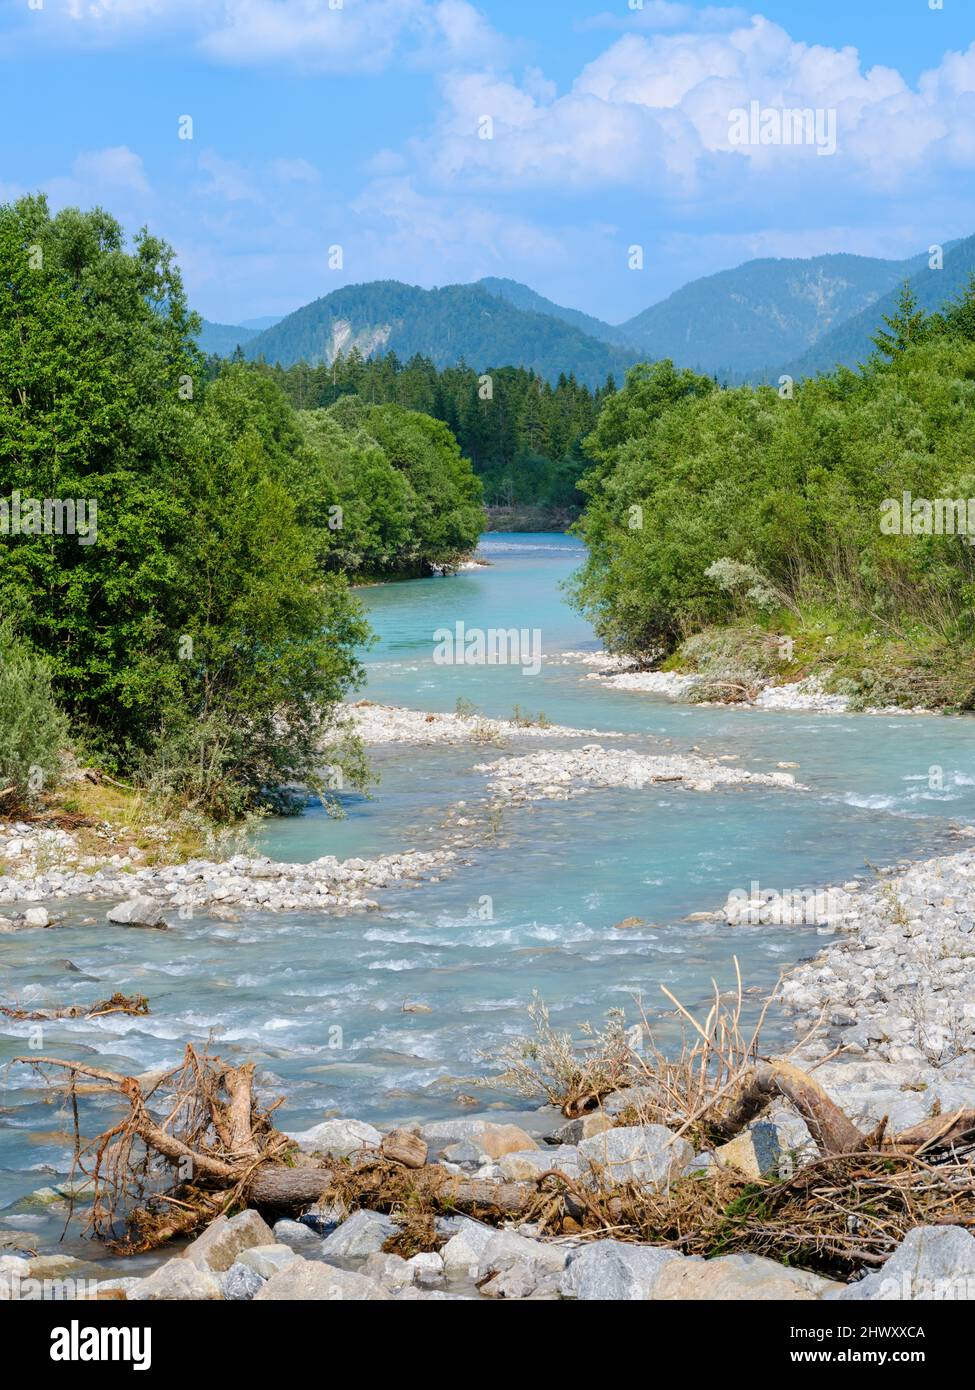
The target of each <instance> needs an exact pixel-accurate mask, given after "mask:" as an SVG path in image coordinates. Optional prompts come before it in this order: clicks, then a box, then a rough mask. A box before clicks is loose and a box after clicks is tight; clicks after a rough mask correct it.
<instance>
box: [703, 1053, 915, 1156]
mask: <svg viewBox="0 0 975 1390" xmlns="http://www.w3.org/2000/svg"><path fill="white" fill-rule="evenodd" d="M776 1096H782V1097H784V1099H786V1100H787V1101H789V1102H790V1103H791V1105H792V1106H793V1107H794V1108H795V1110H796V1111H797V1112H798V1114H799V1115H801V1116H802V1118H803V1119H804V1120H805V1122H806V1125H807V1127H808V1129H809V1133H810V1134H811V1135H812V1137H813V1140H814V1141H815V1144H816V1147H817V1148H818V1149H819V1152H820V1153H821V1154H823V1155H824V1156H828V1155H832V1154H849V1153H862V1152H864V1151H865V1150H866V1149H867V1147H868V1144H867V1139H866V1136H865V1135H863V1134H861V1133H860V1131H859V1130H858V1129H857V1127H856V1125H855V1124H853V1122H852V1121H851V1120H849V1119H848V1118H847V1116H846V1115H844V1113H843V1111H842V1110H841V1109H840V1108H839V1106H838V1105H836V1104H835V1102H834V1101H832V1100H830V1098H829V1096H828V1095H827V1094H826V1092H825V1091H824V1090H823V1088H822V1086H820V1085H819V1083H818V1082H817V1081H814V1080H813V1078H812V1077H811V1076H810V1075H809V1073H808V1072H804V1071H802V1070H801V1069H800V1068H799V1067H797V1066H794V1065H793V1064H792V1063H791V1062H774V1061H772V1062H765V1061H757V1062H755V1063H754V1065H753V1066H750V1067H748V1068H746V1070H745V1071H744V1072H743V1074H742V1076H741V1079H740V1081H739V1083H738V1085H737V1087H736V1088H735V1089H734V1091H733V1092H732V1093H731V1095H730V1096H728V1097H727V1098H726V1099H725V1100H724V1101H723V1102H720V1103H719V1105H718V1106H717V1107H715V1109H714V1110H713V1111H711V1112H708V1114H707V1116H706V1118H707V1119H708V1121H709V1122H710V1123H711V1124H712V1125H713V1127H714V1128H715V1129H717V1130H718V1131H719V1133H721V1134H723V1135H724V1136H725V1137H726V1138H728V1139H733V1138H734V1137H735V1135H736V1134H740V1133H741V1131H742V1130H743V1129H744V1128H745V1126H746V1125H747V1124H749V1123H750V1121H752V1120H754V1119H755V1118H756V1117H757V1116H758V1115H760V1114H761V1112H762V1111H763V1110H764V1109H765V1107H766V1106H767V1105H768V1104H769V1102H770V1101H772V1100H774V1099H775V1097H776ZM908 1142H909V1141H908Z"/></svg>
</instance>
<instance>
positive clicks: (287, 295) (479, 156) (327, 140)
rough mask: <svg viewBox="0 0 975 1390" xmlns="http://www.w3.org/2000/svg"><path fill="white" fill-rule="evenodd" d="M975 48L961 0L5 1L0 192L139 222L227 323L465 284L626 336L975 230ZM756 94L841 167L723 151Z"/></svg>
mask: <svg viewBox="0 0 975 1390" xmlns="http://www.w3.org/2000/svg"><path fill="white" fill-rule="evenodd" d="M935 3H936V0H935ZM973 41H975V7H973V5H972V3H971V0H943V6H942V8H940V9H938V8H932V4H931V0H869V3H868V2H867V0H845V2H843V3H841V0H809V2H808V3H795V2H794V0H765V3H763V4H762V5H761V6H760V8H757V9H756V8H748V7H746V8H731V7H728V6H723V5H705V4H702V3H671V0H643V4H642V6H639V5H637V4H636V3H635V0H633V3H632V7H631V0H602V2H601V0H480V3H474V2H473V0H0V119H2V121H3V129H4V131H5V133H6V136H7V138H6V140H5V141H4V146H3V153H2V156H0V198H2V199H4V200H6V199H9V198H11V197H15V196H17V195H19V194H20V193H23V192H27V191H33V190H37V189H43V190H44V191H46V192H47V193H48V195H49V197H50V199H51V202H52V205H53V206H55V207H59V206H63V205H65V204H80V205H83V206H89V205H92V204H94V203H101V204H102V205H103V206H105V207H107V208H109V209H110V210H111V211H113V212H115V214H116V215H117V216H118V217H119V218H120V220H121V221H122V222H123V223H124V225H125V226H126V227H127V228H129V229H131V230H134V229H135V228H137V227H139V226H141V225H143V224H147V225H149V226H150V227H151V228H152V230H153V231H155V232H158V233H159V234H160V235H162V236H165V237H166V238H167V239H168V240H170V241H171V242H172V243H173V245H174V246H175V247H176V249H177V251H178V254H179V258H180V262H181V264H182V266H183V271H184V276H185V279H186V282H187V286H188V289H189V291H190V296H191V299H192V302H193V304H194V306H195V307H196V308H198V309H199V310H200V311H201V312H202V313H203V314H204V315H205V316H206V317H208V318H212V319H217V320H219V321H222V322H240V321H241V320H242V319H248V318H255V317H258V316H261V315H267V314H283V313H286V312H288V311H289V310H291V309H293V308H296V307H298V306H299V305H300V304H303V303H306V302H308V301H309V300H311V299H314V298H316V297H317V296H319V295H321V294H326V293H328V292H329V291H330V290H332V289H336V288H338V287H339V286H340V285H342V284H347V283H356V282H359V281H363V280H372V279H378V278H394V279H400V280H406V281H408V282H410V283H415V284H422V285H434V284H448V283H453V282H456V281H465V280H471V279H476V278H477V277H479V276H481V275H508V276H512V277H513V278H515V279H519V280H523V281H525V282H527V283H529V284H531V285H532V286H534V287H535V288H536V289H538V290H539V291H540V292H542V293H543V294H547V295H549V296H550V297H552V298H554V299H556V300H559V301H560V302H562V303H565V304H571V305H574V306H576V307H579V308H582V309H585V310H587V311H588V312H590V313H594V314H598V315H600V316H601V317H605V318H608V319H610V320H611V321H619V320H621V319H623V318H627V317H629V316H630V315H632V314H634V313H636V312H638V311H639V310H640V309H643V308H645V307H646V306H647V305H648V304H651V303H653V302H655V301H657V300H659V299H661V298H663V297H664V296H665V295H666V294H668V293H670V292H671V291H672V290H673V289H676V288H678V287H679V286H680V285H682V284H685V283H686V282H687V281H688V280H692V279H695V278H697V277H698V276H700V275H705V274H709V273H711V272H713V271H716V270H721V269H725V268H727V267H730V266H734V265H737V264H740V263H741V262H742V261H745V260H748V259H751V258H752V257H755V256H762V255H775V256H807V255H815V254H819V253H821V252H826V251H841V250H843V251H853V252H857V253H860V254H865V255H878V256H886V257H901V256H907V255H911V254H914V253H915V252H917V251H920V250H924V249H927V248H928V247H929V246H930V245H932V244H936V243H941V242H944V241H947V240H949V239H952V238H954V237H959V236H965V235H968V234H971V233H972V232H975V207H973V193H972V190H973V187H975V183H973V172H975V42H973ZM753 101H755V102H758V103H759V105H760V107H761V108H762V110H768V109H772V110H774V109H780V108H782V107H790V108H793V107H802V108H810V109H813V108H815V109H817V110H821V111H823V112H832V113H834V118H835V121H836V152H835V154H833V155H830V156H827V157H822V156H820V154H819V153H818V152H817V150H816V149H815V148H814V147H813V146H812V145H807V146H800V145H791V146H786V145H782V144H779V145H776V144H772V145H747V146H737V147H733V146H732V144H731V143H730V141H729V113H730V112H731V111H732V110H736V109H739V108H748V107H749V105H750V103H751V102H753ZM183 116H191V117H192V121H193V131H192V139H188V140H187V139H183V140H181V139H180V138H179V120H180V118H181V117H183ZM485 117H490V119H491V122H492V127H491V129H490V134H491V138H490V139H484V138H481V133H482V132H484V131H485V130H486V129H487V128H486V127H485V126H484V124H483V122H484V118H485ZM336 245H339V246H341V247H342V251H343V265H342V267H341V268H340V269H338V268H332V267H330V265H329V248H330V247H332V246H336ZM634 245H639V246H641V247H642V248H643V268H642V270H638V271H634V270H633V269H631V268H630V263H629V256H628V251H629V248H630V247H631V246H634Z"/></svg>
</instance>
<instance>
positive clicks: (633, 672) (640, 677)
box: [560, 652, 937, 715]
mask: <svg viewBox="0 0 975 1390" xmlns="http://www.w3.org/2000/svg"><path fill="white" fill-rule="evenodd" d="M560 661H561V662H562V663H563V664H580V665H585V666H594V667H597V668H598V669H596V670H593V671H590V672H588V673H587V675H586V677H585V679H586V680H590V681H595V682H598V683H599V684H600V685H601V686H603V687H605V688H606V689H607V690H630V691H634V692H636V693H639V694H645V695H663V696H665V697H666V698H667V699H670V700H689V699H691V697H692V695H693V692H694V690H695V689H696V688H697V687H698V686H700V685H701V684H702V681H703V680H704V678H703V677H702V676H699V675H696V674H693V673H687V672H681V671H644V670H640V669H639V668H638V667H637V666H636V665H635V663H633V662H629V661H627V660H626V659H625V658H623V657H613V656H610V655H609V654H608V653H606V652H563V653H562V655H561V658H560ZM695 703H699V704H703V705H714V704H735V705H737V706H740V707H741V708H744V709H759V710H777V711H783V712H785V713H792V714H846V713H848V712H849V711H850V709H851V705H852V701H851V699H850V697H849V696H848V695H837V694H832V693H830V692H829V691H827V690H825V689H824V688H823V684H822V682H821V681H820V680H819V679H818V678H817V677H815V676H808V677H807V678H806V679H805V680H801V681H791V682H783V683H782V684H775V683H774V682H772V681H771V680H767V681H765V682H764V683H762V685H761V688H760V689H759V690H758V692H757V693H756V694H755V695H754V697H753V698H751V699H741V698H736V699H735V700H733V701H731V700H728V701H715V700H700V701H696V702H695ZM858 712H859V713H862V714H887V715H890V714H933V713H936V712H937V711H934V710H930V709H925V708H923V707H921V706H918V707H916V708H914V709H906V708H902V707H901V706H899V705H893V706H886V707H884V708H879V707H878V708H869V709H863V710H860V711H858Z"/></svg>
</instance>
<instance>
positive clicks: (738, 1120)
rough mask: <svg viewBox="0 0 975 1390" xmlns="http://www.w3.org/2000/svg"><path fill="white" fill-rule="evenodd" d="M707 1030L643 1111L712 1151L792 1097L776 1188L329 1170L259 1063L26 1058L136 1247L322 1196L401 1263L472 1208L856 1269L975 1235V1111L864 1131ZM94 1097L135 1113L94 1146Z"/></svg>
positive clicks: (397, 1160)
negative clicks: (966, 1230)
mask: <svg viewBox="0 0 975 1390" xmlns="http://www.w3.org/2000/svg"><path fill="white" fill-rule="evenodd" d="M107 1002H108V1004H112V1003H113V1001H107ZM125 1002H130V1001H125ZM96 1007H97V1006H96ZM678 1007H680V1006H678ZM688 1017H689V1016H688ZM692 1022H693V1020H692ZM694 1027H695V1028H697V1029H698V1032H699V1033H700V1036H701V1038H702V1039H704V1043H703V1044H699V1045H698V1046H697V1047H696V1049H695V1050H694V1051H693V1052H692V1053H691V1060H690V1062H689V1061H688V1057H687V1056H686V1055H685V1056H684V1057H683V1058H682V1059H680V1060H679V1061H677V1062H674V1061H668V1060H667V1059H665V1058H662V1057H660V1055H659V1054H657V1057H656V1059H655V1064H654V1065H650V1064H648V1063H647V1061H646V1059H645V1058H643V1059H641V1063H640V1065H641V1067H642V1074H641V1075H640V1077H639V1080H640V1081H641V1083H642V1084H641V1087H640V1094H641V1097H642V1099H641V1101H640V1109H641V1113H640V1115H639V1116H638V1117H637V1118H638V1119H639V1120H642V1121H646V1120H648V1119H652V1120H660V1121H662V1122H663V1123H666V1124H667V1125H668V1126H669V1127H670V1128H671V1129H674V1130H676V1131H679V1132H686V1133H690V1134H692V1135H694V1136H695V1137H696V1138H697V1139H698V1140H699V1141H705V1140H706V1141H708V1142H711V1143H713V1142H719V1141H722V1140H727V1139H730V1138H732V1137H733V1136H734V1135H736V1134H738V1133H740V1132H741V1131H742V1129H744V1128H745V1126H747V1125H748V1124H749V1123H750V1122H751V1121H752V1120H754V1119H755V1118H756V1117H757V1116H758V1115H759V1114H761V1113H762V1111H763V1110H764V1109H765V1108H766V1107H767V1106H768V1105H769V1104H770V1103H771V1102H772V1101H773V1100H784V1101H786V1102H787V1103H788V1104H789V1105H790V1106H791V1107H792V1108H793V1109H794V1110H795V1111H796V1113H797V1114H799V1115H800V1116H801V1117H802V1118H803V1120H804V1121H805V1122H806V1125H807V1127H808V1129H809V1132H810V1134H811V1136H812V1138H813V1140H814V1142H815V1144H816V1147H817V1149H818V1151H819V1158H818V1159H817V1160H815V1161H813V1162H811V1163H808V1164H806V1165H805V1166H802V1167H800V1168H799V1169H798V1171H797V1172H796V1173H795V1174H794V1176H792V1177H789V1178H778V1177H775V1178H770V1179H768V1180H762V1181H749V1180H747V1179H745V1178H743V1177H741V1176H740V1175H738V1174H736V1173H734V1172H732V1171H730V1170H728V1169H721V1168H719V1169H717V1170H716V1171H714V1172H711V1173H709V1174H707V1175H705V1176H694V1177H689V1178H682V1179H679V1180H677V1181H676V1182H674V1183H672V1184H671V1186H670V1188H669V1190H668V1191H666V1192H664V1193H657V1192H654V1191H651V1190H650V1189H647V1188H643V1187H639V1186H636V1185H634V1184H632V1183H630V1184H623V1185H618V1186H615V1187H613V1188H612V1189H611V1190H601V1189H599V1188H598V1187H597V1186H595V1185H594V1184H590V1183H583V1182H581V1181H573V1180H570V1179H569V1178H567V1177H566V1176H564V1175H563V1174H561V1173H558V1172H554V1171H553V1172H547V1173H543V1174H541V1175H539V1176H538V1177H537V1178H535V1179H533V1180H532V1181H529V1182H502V1181H493V1180H482V1179H478V1178H468V1177H464V1176H460V1175H458V1174H456V1173H453V1172H450V1171H449V1170H448V1169H447V1168H446V1167H445V1166H444V1165H442V1164H438V1163H427V1162H424V1161H423V1159H424V1156H425V1146H423V1145H422V1143H413V1144H407V1143H406V1142H405V1139H408V1138H409V1137H410V1136H408V1135H407V1136H405V1139H404V1136H402V1135H401V1136H399V1139H398V1141H397V1142H396V1143H392V1142H390V1143H389V1144H388V1145H387V1146H386V1148H385V1151H384V1150H383V1149H363V1150H362V1151H360V1153H359V1154H357V1155H355V1156H354V1157H353V1158H352V1159H351V1160H348V1161H338V1160H321V1159H316V1158H314V1157H310V1156H308V1155H307V1154H304V1153H301V1152H300V1151H299V1150H298V1149H297V1147H296V1146H295V1144H294V1143H293V1142H292V1141H291V1140H289V1139H288V1138H287V1137H286V1136H285V1135H283V1134H281V1133H280V1132H279V1131H278V1130H276V1129H275V1127H274V1125H273V1123H272V1115H273V1112H274V1110H275V1109H276V1108H277V1106H278V1105H279V1104H280V1103H281V1102H280V1101H276V1102H274V1104H272V1105H269V1106H267V1107H263V1106H261V1105H260V1104H259V1103H258V1101H257V1100H256V1098H255V1096H254V1067H253V1064H245V1065H243V1066H228V1065H227V1064H225V1063H224V1062H222V1061H221V1060H220V1059H219V1058H218V1057H211V1056H209V1055H207V1054H201V1053H198V1052H197V1051H196V1049H194V1048H193V1047H187V1049H186V1053H185V1056H184V1059H183V1062H182V1064H181V1065H180V1066H179V1067H176V1068H174V1069H172V1070H171V1071H168V1072H164V1073H159V1074H153V1075H149V1076H145V1077H133V1076H124V1075H121V1074H119V1073H117V1072H113V1071H109V1070H107V1069H104V1068H100V1067H96V1066H91V1065H89V1064H87V1063H82V1062H73V1061H66V1060H63V1059H60V1058H57V1057H21V1058H17V1059H16V1060H17V1061H18V1062H21V1063H24V1064H25V1065H29V1066H32V1067H35V1068H38V1069H46V1068H55V1069H56V1070H57V1071H58V1072H59V1073H60V1074H61V1077H62V1079H61V1081H60V1082H59V1084H60V1085H62V1086H63V1087H64V1088H65V1090H66V1094H67V1097H68V1099H69V1100H70V1102H71V1104H72V1108H73V1111H74V1115H75V1135H76V1143H75V1169H76V1170H77V1171H80V1172H81V1173H83V1174H85V1175H87V1176H88V1177H90V1178H91V1179H92V1184H93V1190H94V1203H93V1206H92V1209H91V1213H90V1215H89V1226H90V1228H91V1229H92V1231H93V1232H94V1233H95V1234H96V1235H98V1236H99V1237H101V1238H102V1239H103V1240H106V1241H108V1242H109V1243H110V1244H111V1245H112V1248H113V1249H115V1250H119V1251H123V1252H135V1251H141V1250H148V1249H152V1248H154V1247H155V1246H158V1245H161V1244H163V1243H165V1241H167V1240H170V1239H173V1238H174V1237H177V1236H186V1235H189V1234H191V1233H193V1232H194V1231H196V1230H197V1229H199V1228H200V1227H201V1226H202V1225H204V1224H206V1223H208V1222H209V1221H211V1220H212V1219H213V1217H214V1216H216V1215H218V1214H220V1213H221V1212H230V1211H233V1210H235V1209H240V1208H241V1207H243V1206H247V1205H251V1206H256V1207H258V1208H260V1209H262V1210H264V1211H266V1212H267V1213H268V1214H269V1215H270V1214H273V1215H280V1214H284V1213H288V1214H299V1213H302V1212H304V1211H306V1210H307V1208H308V1207H310V1206H312V1205H313V1204H315V1203H318V1202H325V1203H336V1204H340V1205H342V1206H344V1207H346V1208H356V1207H368V1208H370V1209H373V1210H378V1211H383V1212H388V1213H391V1214H392V1215H394V1216H395V1217H396V1219H397V1221H398V1222H400V1223H401V1230H400V1233H399V1235H398V1236H397V1237H396V1241H395V1248H396V1249H398V1250H399V1251H400V1252H401V1253H404V1252H408V1253H414V1252H415V1251H416V1250H418V1249H430V1248H434V1246H435V1245H436V1243H437V1237H436V1231H435V1226H434V1220H435V1217H436V1216H438V1215H447V1214H450V1213H453V1212H464V1213H467V1214H470V1215H473V1216H476V1217H478V1218H479V1219H480V1220H482V1221H486V1222H488V1223H493V1224H501V1223H502V1222H506V1221H511V1220H517V1221H528V1220H531V1221H533V1222H535V1223H536V1224H537V1225H538V1226H540V1227H541V1229H542V1230H544V1231H546V1232H548V1233H550V1234H564V1233H569V1232H587V1233H589V1232H591V1233H593V1234H597V1233H609V1232H612V1233H613V1234H614V1235H615V1236H617V1237H619V1238H623V1239H632V1240H642V1241H651V1242H654V1243H657V1244H665V1245H669V1246H671V1247H673V1248H674V1249H679V1250H681V1251H682V1252H684V1253H687V1254H702V1255H716V1254H722V1253H728V1252H731V1251H736V1250H749V1251H753V1252H755V1253H760V1254H768V1255H771V1256H773V1257H776V1258H779V1259H783V1260H786V1261H791V1262H793V1263H796V1264H799V1265H802V1266H804V1267H808V1268H814V1269H819V1270H821V1271H822V1272H833V1273H837V1272H838V1273H846V1274H849V1273H852V1272H853V1271H854V1270H857V1269H862V1268H865V1267H869V1266H871V1265H874V1264H876V1263H878V1262H880V1261H881V1260H883V1259H884V1258H885V1257H886V1256H887V1255H888V1254H889V1253H890V1251H891V1250H892V1249H893V1248H895V1246H896V1244H897V1243H898V1241H899V1240H900V1239H901V1238H902V1237H903V1235H904V1234H905V1233H906V1232H907V1231H908V1230H909V1229H911V1227H912V1226H915V1225H918V1224H921V1223H938V1222H952V1223H956V1224H960V1225H967V1226H972V1227H973V1229H975V1169H973V1165H972V1160H971V1152H972V1150H973V1147H975V1109H965V1110H960V1111H958V1112H956V1113H953V1114H945V1115H934V1116H931V1117H930V1118H929V1119H927V1120H925V1121H923V1122H922V1123H921V1124H919V1125H914V1126H912V1127H911V1128H910V1129H907V1130H904V1131H902V1132H901V1133H899V1134H894V1135H887V1133H886V1121H884V1122H883V1123H882V1124H880V1125H879V1126H878V1127H877V1128H876V1129H875V1131H874V1132H873V1133H872V1134H869V1135H865V1134H862V1133H861V1132H860V1130H859V1129H858V1128H857V1126H856V1125H854V1124H853V1122H852V1121H851V1120H850V1119H849V1118H848V1117H847V1116H846V1115H845V1114H844V1113H843V1111H842V1110H841V1109H840V1108H839V1106H837V1105H836V1104H835V1103H834V1101H833V1100H832V1099H831V1098H830V1097H829V1096H828V1095H827V1094H826V1092H825V1091H824V1089H823V1088H822V1086H820V1085H819V1083H818V1082H817V1081H816V1080H815V1079H814V1078H813V1077H812V1076H811V1075H810V1074H809V1073H808V1072H806V1071H804V1070H802V1069H801V1068H799V1067H798V1066H796V1065H795V1063H794V1062H793V1061H792V1060H791V1059H789V1058H786V1059H781V1060H775V1059H767V1058H761V1057H759V1056H757V1055H756V1052H755V1047H754V1042H751V1043H748V1044H747V1045H745V1044H742V1043H740V1042H739V1040H738V1034H737V1017H733V1019H732V1022H731V1024H730V1025H726V1024H725V1023H723V1022H721V1013H720V1010H719V1009H717V1007H716V1008H715V1009H713V1010H712V1013H711V1015H710V1016H709V1019H708V1021H707V1024H706V1025H705V1026H704V1027H703V1028H702V1027H701V1026H700V1025H698V1024H696V1023H694ZM715 1040H717V1041H715ZM615 1047H616V1042H615V1035H614V1048H615ZM609 1077H612V1079H613V1080H614V1081H615V1082H616V1084H617V1085H620V1084H623V1085H625V1084H628V1083H629V1084H632V1082H633V1080H634V1076H633V1073H632V1068H631V1071H630V1074H629V1075H628V1076H627V1075H626V1074H625V1072H624V1071H623V1067H622V1060H621V1058H620V1057H619V1056H618V1055H617V1054H616V1052H615V1051H614V1053H613V1062H612V1066H611V1067H610V1068H609V1069H607V1068H605V1067H603V1068H602V1069H601V1070H599V1071H597V1070H596V1069H594V1068H590V1069H589V1070H588V1071H581V1072H580V1071H577V1072H576V1073H573V1076H572V1086H571V1091H570V1093H569V1094H568V1096H567V1104H569V1105H571V1108H572V1109H573V1110H575V1109H582V1110H585V1109H589V1108H592V1099H591V1098H592V1097H594V1096H595V1097H596V1098H597V1100H598V1097H599V1096H600V1095H603V1094H605V1091H604V1089H603V1087H604V1085H605V1084H606V1081H607V1079H608V1078H609ZM92 1090H101V1091H109V1092H115V1093H116V1094H117V1095H118V1098H119V1100H120V1102H123V1103H124V1105H125V1106H126V1107H127V1113H126V1114H124V1115H123V1116H122V1118H120V1119H119V1121H118V1123H116V1124H115V1125H114V1126H113V1127H112V1128H110V1129H108V1130H107V1131H105V1132H104V1133H102V1134H100V1135H98V1136H97V1138H95V1139H94V1140H91V1141H87V1142H86V1141H85V1140H83V1139H82V1137H81V1133H80V1127H79V1121H78V1104H77V1102H78V1097H79V1096H81V1095H83V1094H85V1093H87V1092H90V1091H92ZM621 1118H622V1119H623V1120H624V1121H626V1120H627V1118H628V1117H627V1116H626V1115H625V1114H624V1116H622V1117H621ZM397 1155H398V1157H397Z"/></svg>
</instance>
